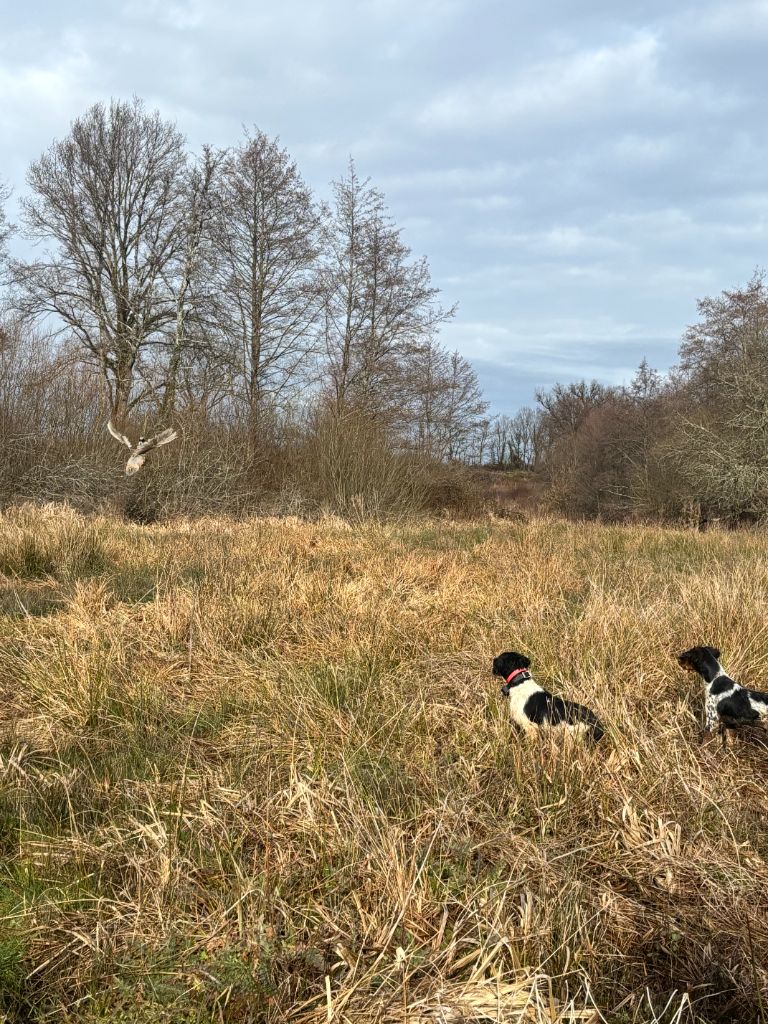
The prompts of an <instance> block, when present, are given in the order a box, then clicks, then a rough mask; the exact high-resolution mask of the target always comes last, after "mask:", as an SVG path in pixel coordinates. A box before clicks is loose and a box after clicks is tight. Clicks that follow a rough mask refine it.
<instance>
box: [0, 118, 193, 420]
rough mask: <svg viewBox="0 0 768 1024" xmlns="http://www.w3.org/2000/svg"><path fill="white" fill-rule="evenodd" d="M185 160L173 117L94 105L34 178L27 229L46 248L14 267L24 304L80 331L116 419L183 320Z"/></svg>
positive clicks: (25, 207)
mask: <svg viewBox="0 0 768 1024" xmlns="http://www.w3.org/2000/svg"><path fill="white" fill-rule="evenodd" d="M185 162H186V157H185V153H184V140H183V138H182V136H181V134H180V133H179V132H178V131H177V129H176V127H175V125H173V124H172V123H171V122H168V121H164V120H163V119H162V118H161V117H160V115H159V113H157V112H154V113H147V112H146V110H145V108H144V105H143V103H142V102H141V101H140V100H138V99H134V100H133V101H132V102H118V101H112V102H111V103H110V105H109V106H108V107H105V106H104V105H102V104H96V105H95V106H93V107H91V108H90V109H89V110H88V111H87V112H86V113H85V115H84V116H83V117H81V118H78V119H77V120H76V121H74V122H73V124H72V128H71V131H70V133H69V135H68V136H67V137H66V138H65V139H64V140H63V141H60V142H55V143H54V144H53V145H52V146H51V148H50V149H49V150H48V152H47V153H45V154H44V155H43V156H42V157H40V159H39V160H37V161H35V163H33V164H32V166H31V168H30V170H29V173H28V176H27V181H28V185H29V189H30V193H31V194H30V196H29V197H28V198H26V199H24V200H22V211H23V216H24V222H25V225H26V231H27V235H28V237H29V238H31V239H32V240H34V241H36V242H40V243H44V244H46V245H50V246H51V248H50V249H48V250H47V251H46V252H45V255H44V256H42V257H41V258H39V259H37V260H35V261H33V262H30V263H21V262H17V263H16V264H15V265H14V270H13V276H14V279H15V282H16V283H17V284H18V285H19V286H20V294H21V306H22V310H23V311H24V312H25V313H26V314H32V315H36V316H39V315H43V316H50V315H53V316H54V317H55V318H56V319H57V320H58V323H59V325H60V327H61V329H62V330H64V331H66V332H68V333H71V334H73V335H74V336H75V337H76V338H77V340H78V341H79V342H80V344H81V345H82V346H83V347H84V348H85V349H86V351H87V353H88V354H89V356H90V357H91V358H92V359H94V360H95V361H96V362H97V364H98V366H99V368H100V371H101V374H102V377H103V379H104V382H105V385H106V388H107V393H108V396H109V402H110V406H111V409H112V413H113V416H114V418H115V420H116V421H117V422H121V421H122V420H123V419H124V417H125V415H126V413H127V412H128V410H129V409H130V408H131V407H132V405H133V404H135V403H136V402H137V401H138V400H140V398H141V397H142V396H141V395H136V394H134V385H135V380H136V370H137V365H138V364H139V363H140V361H141V359H142V357H143V356H144V354H145V350H146V349H147V347H148V346H150V345H152V344H153V343H156V342H159V341H160V340H161V339H162V337H163V334H164V332H165V331H166V330H167V329H168V327H169V325H172V324H174V323H175V321H176V316H177V303H176V299H175V296H174V294H173V293H172V291H171V290H169V288H168V287H167V280H168V277H169V276H170V273H169V268H170V267H171V266H172V265H174V264H176V263H177V262H178V260H179V256H180V246H181V245H183V241H184V232H183V230H181V224H182V223H183V217H184V196H183V187H182V186H183V179H184V169H185Z"/></svg>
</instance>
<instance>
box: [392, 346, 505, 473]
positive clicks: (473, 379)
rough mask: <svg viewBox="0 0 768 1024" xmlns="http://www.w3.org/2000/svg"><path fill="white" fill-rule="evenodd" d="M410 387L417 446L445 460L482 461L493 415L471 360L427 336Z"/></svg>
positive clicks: (411, 374) (412, 361)
mask: <svg viewBox="0 0 768 1024" xmlns="http://www.w3.org/2000/svg"><path fill="white" fill-rule="evenodd" d="M409 389H410V390H411V391H412V399H411V407H410V410H409V414H408V417H409V421H410V423H411V431H412V432H413V433H414V434H415V439H416V446H417V448H418V450H419V451H420V452H422V453H423V454H425V455H428V456H430V457H431V458H435V459H440V460H444V461H451V460H454V459H464V460H466V461H468V462H479V461H481V459H482V454H483V447H484V444H485V442H486V441H487V438H488V433H489V423H490V421H489V420H488V417H487V416H486V412H487V410H488V403H487V402H486V401H485V400H484V399H483V396H482V391H481V388H480V384H479V382H478V380H477V375H476V373H475V371H474V370H473V368H472V366H471V364H470V363H469V362H468V361H467V360H466V359H465V358H464V357H463V356H461V355H459V353H458V352H448V351H446V350H445V349H444V348H443V347H442V346H441V345H440V344H438V343H437V342H434V341H432V342H429V343H427V344H425V345H423V346H422V347H421V348H420V349H419V350H418V352H417V353H416V354H415V356H414V357H413V358H412V360H411V370H410V376H409Z"/></svg>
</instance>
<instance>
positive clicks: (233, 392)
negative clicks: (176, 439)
mask: <svg viewBox="0 0 768 1024" xmlns="http://www.w3.org/2000/svg"><path fill="white" fill-rule="evenodd" d="M26 184H27V187H26V190H25V193H24V196H23V198H22V199H21V202H20V207H21V224H20V225H19V226H18V229H17V230H18V231H19V233H20V235H21V236H22V237H24V238H25V239H26V241H27V243H28V245H29V244H31V245H33V246H34V249H33V250H32V251H33V252H34V253H35V257H34V258H33V259H26V260H24V259H14V258H12V257H11V255H10V253H9V244H8V243H9V238H10V237H11V235H12V231H11V227H10V225H9V224H8V221H7V218H6V217H5V215H4V213H3V207H4V204H3V200H6V199H7V197H8V190H7V188H5V190H4V191H2V192H0V259H2V262H3V270H4V275H3V276H4V282H5V286H6V288H5V302H4V306H5V310H6V312H5V313H4V315H3V318H2V321H1V322H0V431H1V432H2V434H1V436H0V443H2V444H3V448H4V451H5V452H6V454H8V455H10V456H11V458H10V459H9V460H7V461H6V463H5V467H4V471H3V481H0V487H2V495H1V496H0V497H2V498H3V499H4V500H11V499H15V498H18V497H19V496H25V495H26V492H30V494H31V493H32V492H35V493H37V492H45V491H46V488H47V491H48V492H49V493H50V496H52V497H61V496H67V495H63V494H62V492H69V491H71V490H72V488H73V487H74V486H75V481H79V483H78V486H79V487H80V488H81V489H84V494H91V495H92V496H93V497H94V499H95V497H96V496H97V495H98V494H99V493H101V492H102V491H105V490H108V487H107V485H106V483H103V484H102V485H101V486H96V485H95V483H94V480H95V478H96V477H98V476H99V475H100V473H101V470H100V468H99V467H100V466H101V465H102V464H103V465H104V466H106V467H107V469H108V470H109V471H110V472H111V471H112V470H113V469H114V461H115V460H114V458H112V459H111V460H110V459H109V457H108V456H107V449H106V448H105V447H104V445H105V443H106V444H110V443H112V444H113V442H110V441H108V440H107V439H106V433H105V422H106V419H107V418H108V417H109V416H111V417H112V419H113V420H114V422H115V423H116V425H117V426H118V427H119V428H121V429H125V430H128V431H129V433H130V432H131V431H133V432H134V433H139V432H143V433H148V432H149V431H150V430H152V429H154V428H155V427H158V426H165V425H167V424H168V423H174V424H179V425H180V426H181V427H182V430H183V434H184V445H183V446H180V447H183V449H184V459H185V460H186V462H187V471H188V475H187V477H186V479H189V478H192V479H193V480H194V484H193V485H192V486H193V489H194V490H195V493H196V494H197V495H198V498H199V499H200V501H202V496H203V494H209V497H210V501H209V504H211V505H213V506H214V507H215V505H216V503H217V502H218V501H224V500H225V499H232V496H233V495H235V494H239V495H240V496H241V498H242V496H243V495H246V494H251V493H253V492H254V490H261V491H264V490H265V489H271V490H272V491H275V490H277V491H286V490H288V491H293V492H296V491H297V489H298V490H299V491H303V492H306V493H310V492H311V493H312V494H315V495H316V496H318V495H319V499H323V500H326V499H330V500H331V501H332V503H334V504H335V505H337V506H343V505H345V504H347V503H349V502H350V501H354V502H357V503H358V504H360V503H361V502H362V503H363V504H365V503H368V504H370V503H373V504H374V505H376V504H381V503H384V504H387V503H390V504H391V503H392V502H393V501H394V503H395V504H397V501H399V500H400V498H402V500H403V501H405V502H406V503H413V502H414V501H415V503H416V504H417V505H418V504H420V503H421V504H423V503H424V501H427V503H429V502H430V501H432V500H434V501H437V502H438V503H439V502H440V501H443V500H448V499H447V498H446V495H445V493H444V492H445V489H446V485H445V479H444V475H441V473H439V472H438V473H437V474H436V476H437V478H438V479H439V481H440V482H439V485H438V487H437V490H438V492H441V493H442V496H438V497H434V496H433V498H428V497H424V496H423V492H424V485H425V478H424V473H425V467H426V466H429V467H432V468H433V469H435V467H437V466H445V465H448V464H450V463H453V462H455V461H462V462H478V461H480V459H481V458H482V451H483V445H484V444H485V442H486V440H487V437H488V429H489V427H488V424H489V420H488V417H487V415H486V410H487V404H486V402H485V401H484V400H483V397H482V394H481V391H480V387H479V385H478V381H477V378H476V376H475V373H474V371H473V369H472V367H471V366H470V364H469V363H468V362H467V361H466V360H465V359H464V358H463V357H462V356H460V355H459V354H458V353H456V352H449V351H447V350H446V349H445V348H444V347H443V346H442V345H441V343H440V341H439V330H440V327H441V326H442V325H443V324H445V322H446V321H447V320H449V319H450V317H451V316H452V315H453V309H450V308H449V309H446V308H444V307H443V306H441V304H440V302H439V296H438V290H437V289H436V288H435V287H434V286H433V285H432V283H431V279H430V272H429V267H428V264H427V261H426V259H417V258H414V256H413V255H412V253H411V252H410V250H409V248H408V247H407V245H406V244H405V242H404V240H403V238H402V233H401V230H400V229H399V228H398V227H397V226H396V224H395V223H394V221H393V220H392V218H391V216H390V215H389V213H388V211H387V207H386V205H385V201H384V197H383V195H382V193H381V192H380V191H379V190H378V189H377V188H375V187H374V186H373V185H372V184H371V183H370V181H368V180H364V179H362V178H360V177H359V175H358V173H357V170H356V168H355V165H354V163H353V161H351V160H350V162H349V165H348V167H347V168H346V171H345V173H344V174H343V175H342V176H341V177H339V178H338V180H336V181H334V182H333V183H332V186H331V197H330V201H329V202H323V201H320V200H319V199H318V198H317V197H316V196H315V195H313V193H312V191H311V190H310V188H309V187H308V185H307V184H306V182H305V181H304V180H303V178H302V176H301V174H300V172H299V169H298V168H297V166H296V164H295V162H294V161H293V160H292V159H291V157H290V156H289V154H288V153H287V152H286V150H285V149H283V148H281V147H280V145H279V143H278V142H277V140H275V139H272V138H269V137H268V136H267V135H265V134H264V133H263V132H260V131H258V130H254V131H253V132H252V133H246V134H245V135H244V137H243V138H242V140H241V141H240V142H239V143H238V144H236V145H233V146H232V147H230V148H227V149H224V150H218V149H214V148H212V147H204V149H203V151H202V153H201V154H200V155H199V156H193V155H191V154H190V153H189V152H188V150H187V148H186V143H185V140H184V138H183V136H182V135H181V133H180V132H179V131H178V129H177V127H176V126H175V125H174V124H173V123H172V122H170V121H168V120H165V119H164V118H162V117H161V115H160V114H159V113H157V112H150V111H148V110H147V109H146V108H145V107H144V105H143V103H142V102H141V101H140V100H138V99H135V100H133V101H132V102H117V101H113V102H112V103H110V104H109V106H104V105H101V104H97V105H95V106H93V107H91V108H90V109H89V110H88V111H86V113H85V114H84V115H83V116H82V117H80V118H78V119H77V120H76V121H74V122H73V124H72V126H71V130H70V132H69V134H68V135H67V136H66V137H65V138H64V139H62V140H60V141H56V142H54V143H53V144H52V146H51V147H50V148H49V149H48V150H47V152H45V153H44V154H43V155H42V156H41V157H40V158H39V159H38V160H36V161H35V162H34V163H33V164H32V165H31V167H30V168H29V172H28V175H27V183H26ZM111 450H112V451H113V454H114V449H111ZM105 457H106V459H105ZM100 460H105V461H103V462H102V461H100ZM377 460H378V462H377ZM158 461H159V460H158ZM163 461H165V462H166V463H167V462H168V459H165V460H163ZM86 464H87V465H86ZM375 466H378V468H377V469H375V468H374V467H375ZM366 467H367V468H366ZM86 469H87V472H86ZM184 469H185V467H179V471H180V473H181V472H183V471H184ZM308 477H311V478H312V479H311V480H309V479H308ZM329 487H330V489H331V490H332V492H333V493H329ZM206 488H207V490H206ZM393 489H394V490H393ZM401 490H402V494H401V493H400V491H401ZM448 490H450V487H449V488H448ZM417 492H418V493H419V494H422V497H421V498H419V497H417V496H416V495H417ZM398 495H399V497H398ZM166 497H167V496H166ZM188 498H189V495H187V499H188ZM187 499H185V500H187ZM200 501H199V502H198V504H200ZM226 504H227V505H228V506H229V505H231V500H227V501H226ZM181 506H184V501H182V502H181ZM165 507H168V506H167V502H166V506H165Z"/></svg>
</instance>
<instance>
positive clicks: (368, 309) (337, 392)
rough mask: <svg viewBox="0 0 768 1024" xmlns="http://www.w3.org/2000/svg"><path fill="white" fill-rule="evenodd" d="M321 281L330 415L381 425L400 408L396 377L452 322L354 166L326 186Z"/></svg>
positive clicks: (379, 198)
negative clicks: (329, 197)
mask: <svg viewBox="0 0 768 1024" xmlns="http://www.w3.org/2000/svg"><path fill="white" fill-rule="evenodd" d="M333 193H334V204H333V210H332V212H330V214H329V216H328V219H327V225H326V245H325V252H324V258H323V267H322V272H321V277H320V282H321V295H322V311H323V319H322V335H323V341H324V347H325V354H326V359H327V363H326V366H327V373H328V378H329V382H330V389H331V393H332V397H333V401H334V406H335V408H336V411H337V414H342V413H343V412H344V411H346V410H348V409H349V408H356V409H359V410H362V411H364V412H365V413H366V414H367V415H370V416H374V417H377V418H379V419H382V420H383V421H384V422H386V421H387V420H388V419H389V418H390V416H391V415H392V414H393V413H394V414H395V415H397V411H398V409H399V407H400V406H401V404H402V392H401V388H402V385H403V379H402V371H403V370H404V367H405V363H406V362H407V360H408V357H409V356H410V355H411V354H412V353H414V352H418V351H420V350H421V349H422V348H423V346H424V345H425V343H426V342H428V341H429V340H430V339H431V338H432V337H433V336H434V334H435V333H436V332H437V330H438V329H439V327H440V325H441V324H443V323H444V322H445V321H446V320H448V319H449V318H450V317H451V316H453V312H454V311H453V309H449V310H444V309H442V307H441V306H440V305H439V304H438V302H437V295H438V289H437V288H434V287H433V286H432V284H431V279H430V274H429V266H428V264H427V261H426V260H425V259H417V260H414V259H413V258H412V255H411V251H410V249H409V248H408V246H406V245H405V243H404V242H403V240H402V238H401V231H400V229H398V228H397V227H396V226H395V225H394V223H393V222H392V219H391V217H390V216H389V215H388V213H387V210H386V207H385V205H384V197H383V195H382V193H381V192H380V191H379V190H378V189H376V188H374V187H373V186H371V185H370V183H369V181H368V180H367V179H366V180H361V179H360V177H359V176H358V174H357V170H356V168H355V164H354V161H352V160H350V162H349V166H348V169H347V173H346V175H345V176H344V177H343V178H340V179H339V180H337V181H335V182H334V183H333Z"/></svg>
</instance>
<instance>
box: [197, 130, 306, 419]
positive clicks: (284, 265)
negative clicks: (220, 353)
mask: <svg viewBox="0 0 768 1024" xmlns="http://www.w3.org/2000/svg"><path fill="white" fill-rule="evenodd" d="M217 204H218V209H217V215H216V219H215V229H214V235H213V246H214V258H215V265H216V284H217V291H218V297H219V302H218V305H217V313H216V322H217V326H218V329H219V331H220V333H221V336H222V338H223V340H224V343H225V345H226V346H227V347H228V349H229V357H230V359H231V361H232V364H233V366H234V369H235V378H236V381H237V388H236V395H237V396H238V397H240V398H243V399H244V400H245V403H246V406H247V408H248V411H249V415H250V418H251V422H252V425H254V426H255V425H256V424H257V423H258V422H259V419H260V417H261V415H262V413H263V412H264V410H265V408H266V407H268V406H270V405H275V404H278V403H279V402H280V401H281V400H282V399H283V398H285V396H286V394H287V392H288V391H290V390H291V389H292V388H293V387H294V386H296V385H297V383H298V382H299V380H300V378H301V373H300V371H303V370H305V369H306V365H305V360H306V357H307V355H308V352H309V350H310V348H311V346H312V344H313V343H314V338H313V330H312V328H313V324H314V321H315V319H316V316H317V290H316V288H315V272H316V261H317V257H318V253H319V247H320V243H319V223H320V218H319V214H318V212H317V210H316V208H315V204H314V202H313V199H312V194H311V192H310V190H309V188H308V187H307V185H306V184H305V183H304V181H303V179H302V177H301V175H300V174H299V171H298V168H297V167H296V164H295V163H294V162H293V161H292V160H291V158H290V157H289V155H288V153H287V152H286V150H285V149H281V147H280V146H279V144H278V142H277V140H275V139H270V138H269V137H268V136H267V135H265V134H264V132H261V131H258V130H255V131H254V133H253V134H252V135H251V134H246V136H245V138H244V140H243V142H242V143H241V144H240V145H239V146H238V147H237V148H235V149H233V150H231V151H230V152H228V153H227V154H226V155H225V156H224V159H223V160H222V163H221V167H220V171H219V175H218V186H217Z"/></svg>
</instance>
